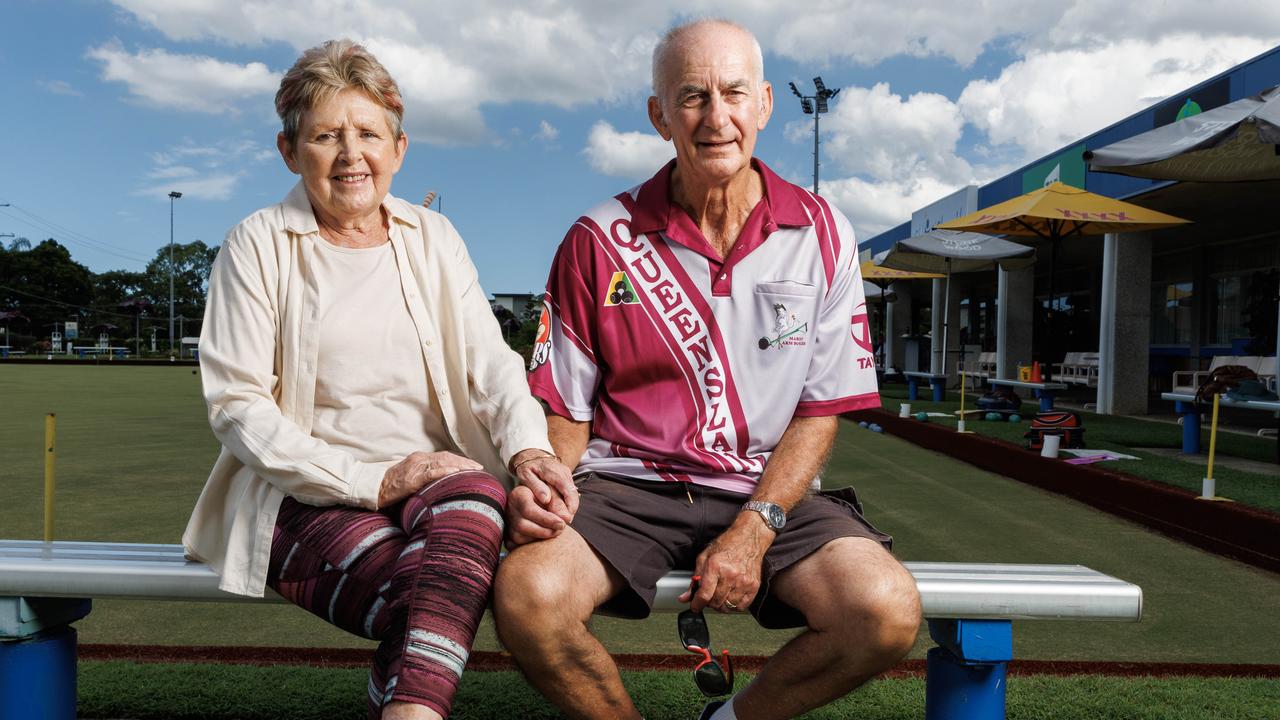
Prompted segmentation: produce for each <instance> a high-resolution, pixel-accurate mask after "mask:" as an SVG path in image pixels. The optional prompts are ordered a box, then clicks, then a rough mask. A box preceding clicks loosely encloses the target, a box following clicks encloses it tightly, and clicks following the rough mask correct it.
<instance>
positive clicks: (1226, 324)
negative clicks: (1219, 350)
mask: <svg viewBox="0 0 1280 720" xmlns="http://www.w3.org/2000/svg"><path fill="white" fill-rule="evenodd" d="M1248 287H1249V278H1248V277H1247V276H1244V275H1231V276H1228V277H1220V278H1216V279H1215V280H1214V281H1213V293H1214V299H1213V300H1214V301H1213V344H1214V345H1230V344H1231V342H1232V341H1233V340H1237V339H1239V338H1247V337H1249V329H1248V328H1247V327H1245V317H1244V314H1245V313H1244V298H1245V295H1246V293H1247V292H1248Z"/></svg>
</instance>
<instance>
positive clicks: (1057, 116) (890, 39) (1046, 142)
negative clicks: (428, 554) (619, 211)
mask: <svg viewBox="0 0 1280 720" xmlns="http://www.w3.org/2000/svg"><path fill="white" fill-rule="evenodd" d="M703 16H715V17H725V18H728V19H731V20H734V21H736V22H739V23H741V24H742V25H744V26H745V27H747V28H748V29H750V30H752V31H753V32H754V33H755V34H756V35H757V37H758V38H759V40H760V44H761V46H762V47H763V49H764V53H765V76H766V78H767V79H768V80H769V81H770V82H772V83H773V85H774V90H775V109H774V113H773V117H772V119H771V121H770V123H769V126H768V127H767V128H766V129H765V131H764V132H763V133H761V136H760V139H759V143H758V145H757V148H756V155H757V157H759V158H760V159H761V160H763V161H764V162H765V163H766V164H767V165H769V167H771V168H773V169H774V170H775V171H776V172H778V173H779V174H781V175H782V176H783V177H785V178H787V179H789V180H791V181H792V182H796V183H798V184H801V185H805V186H810V185H811V184H812V180H813V178H812V173H813V156H812V153H813V120H812V116H806V115H804V114H803V113H802V112H801V109H800V103H799V101H798V100H797V99H796V98H795V97H793V96H792V95H791V94H790V91H789V89H788V88H787V83H788V82H795V83H796V85H797V86H799V87H800V88H801V89H802V90H806V91H809V92H812V88H813V81H812V78H813V77H814V76H817V75H820V76H821V77H822V78H823V80H824V81H825V83H826V85H827V86H828V87H831V88H840V90H841V91H840V94H839V95H838V96H837V97H836V98H834V100H833V101H832V103H831V111H830V113H829V114H827V115H824V116H823V117H822V120H821V130H822V134H821V140H822V154H821V158H822V169H821V180H820V189H821V192H822V194H823V195H824V196H826V197H828V198H829V199H831V200H832V201H833V202H834V203H835V204H836V205H837V206H838V207H839V208H840V209H841V210H842V211H844V213H845V214H846V215H848V216H849V218H850V220H851V221H852V222H853V225H854V228H855V229H856V231H857V233H858V235H859V237H861V238H869V237H871V236H873V235H875V234H876V233H878V232H881V231H883V230H885V229H887V228H889V227H892V226H895V225H898V224H900V223H902V222H905V221H907V220H908V219H910V214H911V212H912V211H913V210H915V209H917V208H919V207H921V206H923V205H926V204H928V203H930V202H932V201H934V200H936V199H938V198H940V197H943V196H945V195H947V194H949V193H950V192H952V191H954V190H955V189H957V188H959V187H962V186H964V185H966V184H969V183H985V182H987V181H990V180H992V179H995V178H998V177H1000V176H1002V175H1004V174H1006V173H1008V172H1010V171H1012V170H1014V169H1016V168H1018V167H1020V166H1022V165H1024V164H1026V163H1027V162H1030V161H1032V160H1035V159H1037V158H1039V157H1041V156H1043V155H1045V154H1047V153H1050V152H1052V151H1054V150H1056V149H1058V148H1060V147H1062V146H1064V145H1067V144H1069V143H1070V142H1071V141H1073V140H1076V139H1078V138H1080V137H1082V136H1084V135H1086V134H1088V133H1090V132H1092V131H1094V130H1097V129H1100V128H1103V127H1106V126H1107V125H1110V124H1111V123H1113V122H1115V121H1117V120H1120V119H1122V118H1124V117H1126V116H1128V115H1130V114H1132V113H1134V112H1137V111H1139V110H1141V109H1143V108H1145V107H1147V106H1150V105H1152V104H1154V103H1156V102H1159V101H1160V100H1162V99H1164V98H1166V97H1168V96H1170V95H1171V94H1173V93H1176V92H1178V91H1179V90H1182V89H1184V88H1186V87H1188V86H1190V85H1193V84H1195V83H1197V82H1199V81H1201V80H1204V79H1206V78H1208V77H1211V76H1213V75H1215V74H1217V73H1219V72H1221V71H1223V70H1226V69H1228V68H1230V67H1232V66H1234V65H1236V64H1238V63H1240V62H1242V61H1244V60H1247V59H1249V58H1252V57H1254V56H1256V55H1259V54H1261V53H1263V52H1265V51H1267V50H1269V49H1271V48H1274V47H1276V46H1277V45H1280V3H1277V2H1275V1H1274V0H1231V1H1229V2H1225V1H1219V0H1198V1H1195V2H1191V1H1185V0H1183V1H1179V0H1167V1H1163V2H1162V1H1160V0H1151V1H1150V2H1141V3H1136V2H1132V0H1077V1H1075V2H1070V1H1062V2H1053V3H1044V2H1026V1H1025V0H984V1H983V2H981V3H955V2H952V1H950V0H948V1H935V0H908V1H907V2H903V0H844V1H842V0H821V1H812V2H804V1H803V0H802V1H799V2H791V3H779V2H770V1H768V0H739V1H738V2H723V1H713V0H683V1H682V2H670V1H668V0H647V1H646V2H644V3H634V2H618V1H616V0H522V1H521V2H492V1H489V0H465V1H460V0H433V1H426V0H345V1H343V2H324V1H323V0H278V1H277V0H254V2H242V3H237V2H223V1H219V0H114V1H112V2H107V1H105V0H102V1H90V0H63V1H61V2H55V1H52V0H9V1H8V2H6V3H4V7H3V9H0V19H2V20H0V78H4V82H3V85H0V98H2V100H0V138H3V140H2V141H0V147H3V149H4V155H5V161H6V162H7V163H8V164H9V168H10V170H9V171H8V172H6V173H5V174H4V177H3V178H0V205H4V204H6V203H8V204H9V207H0V242H10V241H11V240H12V238H8V237H4V235H5V234H9V233H12V234H14V235H16V236H18V237H27V238H29V239H31V240H32V241H33V242H37V241H39V240H42V239H44V238H47V237H53V238H55V239H57V240H58V241H59V242H61V243H63V244H64V245H66V246H67V247H68V248H69V249H70V250H71V252H72V255H73V257H75V258H76V259H77V260H78V261H80V262H82V263H84V264H85V265H87V266H89V268H90V269H92V270H94V271H98V272H101V271H105V270H112V269H127V270H139V269H141V268H142V267H143V266H145V264H146V262H147V260H149V259H150V258H152V257H154V255H155V253H156V252H157V251H158V250H159V249H160V248H161V247H163V246H164V245H165V244H167V243H168V242H169V233H170V222H169V221H170V209H171V208H170V205H171V204H172V210H173V228H174V238H175V240H176V241H177V242H190V241H193V240H197V239H198V240H203V241H204V242H206V243H209V244H211V245H217V244H221V242H222V238H223V237H224V236H225V234H226V232H227V230H228V229H229V228H231V227H232V226H233V225H235V224H236V223H237V222H238V221H239V220H240V219H241V218H243V217H244V216H246V215H248V214H249V213H251V212H253V211H254V210H256V209H258V208H260V207H264V206H267V205H271V204H274V203H277V202H279V201H280V200H281V199H283V197H284V196H285V195H286V194H287V193H288V191H289V190H290V189H291V188H292V187H293V185H294V183H295V182H296V178H295V177H294V176H293V175H291V174H290V173H289V171H288V169H287V168H285V167H284V164H283V163H282V162H281V160H280V157H279V154H278V153H277V151H276V149H275V136H276V133H277V132H278V131H279V128H280V124H279V120H278V118H276V116H275V114H274V109H273V105H272V99H273V96H274V93H275V90H276V88H277V87H278V85H279V81H280V77H281V75H282V74H283V72H284V71H285V70H287V69H288V68H289V66H290V65H292V64H293V62H294V60H296V58H297V57H298V55H299V54H300V53H301V51H303V50H305V49H306V48H308V47H311V46H314V45H317V44H319V43H321V42H323V41H324V40H327V39H330V38H336V37H350V38H352V39H355V40H357V41H359V42H362V43H364V44H365V45H366V46H367V47H369V49H370V50H371V51H372V52H373V53H374V54H375V55H376V56H377V57H378V58H379V59H380V60H381V61H382V62H383V64H384V65H385V66H386V67H387V68H388V70H390V72H391V74H392V76H393V77H394V78H395V79H396V80H397V82H398V83H399V85H400V88H401V91H402V93H403V95H404V99H405V104H406V112H405V129H406V131H407V133H408V135H409V150H408V156H407V158H406V160H405V163H404V166H403V167H402V169H401V170H400V172H399V174H398V175H396V177H395V179H394V182H393V184H392V188H391V192H392V193H393V194H395V195H397V196H399V197H403V198H406V199H408V200H411V201H415V202H418V201H421V199H422V198H423V196H424V195H425V194H426V193H427V191H429V190H435V191H436V192H437V193H439V195H440V198H441V200H440V202H441V204H442V207H439V206H438V207H436V209H440V210H442V211H443V212H444V214H445V215H447V216H448V217H449V219H450V220H451V221H452V222H453V223H454V225H455V226H457V228H458V229H459V231H460V232H461V233H462V236H463V238H464V239H465V240H466V242H467V246H468V248H469V249H470V251H471V255H472V258H473V260H474V261H475V264H476V266H477V268H478V270H479V273H480V278H481V282H482V284H483V286H484V287H485V289H486V290H487V291H488V292H490V293H494V292H501V293H509V292H538V291H540V289H541V288H542V286H543V285H544V283H545V281H546V273H547V268H548V266H549V265H550V262H551V258H552V257H553V255H554V253H555V249H556V246H557V245H558V244H559V242H560V240H561V238H562V237H563V236H564V233H565V231H566V230H567V229H568V228H569V226H570V225H571V224H572V223H573V221H574V220H575V219H576V218H577V217H578V216H579V215H580V214H581V213H582V212H584V211H585V210H586V209H588V208H589V207H591V206H593V205H595V204H596V203H598V202H600V201H602V200H604V199H606V198H608V197H610V196H612V195H614V194H616V193H618V192H620V191H621V190H624V189H626V188H628V187H631V186H632V185H634V184H636V183H639V182H642V181H643V180H645V179H647V178H648V177H649V176H651V175H652V174H653V173H654V172H655V171H656V170H657V169H658V168H659V167H660V166H661V165H662V164H663V163H664V162H665V161H666V160H667V159H669V158H670V157H672V156H673V151H672V150H671V148H670V145H669V144H667V143H664V142H663V141H662V140H661V139H660V138H659V137H658V136H657V134H656V133H655V132H654V131H653V129H652V128H651V127H650V125H649V122H648V119H647V116H646V113H645V100H646V98H647V97H648V95H649V94H650V82H651V79H650V55H651V52H652V49H653V46H654V44H655V43H656V42H657V40H658V38H659V37H660V36H661V34H662V33H663V32H664V31H665V30H666V29H667V28H669V27H671V26H672V25H674V24H676V23H678V22H680V21H681V20H684V19H688V18H691V17H703ZM1276 81H1277V82H1280V78H1277V79H1276ZM170 191H178V192H181V193H183V197H182V198H181V199H179V200H176V201H172V203H171V201H170V199H169V197H168V194H169V192H170Z"/></svg>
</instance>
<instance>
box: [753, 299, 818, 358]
mask: <svg viewBox="0 0 1280 720" xmlns="http://www.w3.org/2000/svg"><path fill="white" fill-rule="evenodd" d="M808 332H809V323H807V322H804V323H802V322H800V319H799V318H797V317H796V314H795V313H793V312H791V311H789V310H787V306H786V305H783V304H782V303H774V304H773V334H772V335H765V336H764V337H762V338H760V341H759V342H758V343H757V344H758V345H759V346H760V349H761V350H768V349H769V348H771V347H776V348H782V346H784V345H793V346H794V345H800V346H803V345H807V344H809V341H808V339H807V335H808Z"/></svg>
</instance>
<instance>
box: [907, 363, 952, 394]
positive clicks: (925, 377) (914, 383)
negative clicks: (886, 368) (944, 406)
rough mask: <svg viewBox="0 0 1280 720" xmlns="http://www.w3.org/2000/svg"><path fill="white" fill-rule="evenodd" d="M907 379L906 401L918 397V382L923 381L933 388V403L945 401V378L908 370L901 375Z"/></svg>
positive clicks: (944, 376)
mask: <svg viewBox="0 0 1280 720" xmlns="http://www.w3.org/2000/svg"><path fill="white" fill-rule="evenodd" d="M902 374H903V375H905V376H906V378H907V399H908V400H916V399H918V398H919V396H920V382H921V381H924V382H927V383H929V385H931V386H932V387H933V401H934V402H942V401H943V400H946V399H947V376H946V375H945V374H939V375H935V374H933V373H929V372H921V371H916V370H908V371H907V372H904V373H902Z"/></svg>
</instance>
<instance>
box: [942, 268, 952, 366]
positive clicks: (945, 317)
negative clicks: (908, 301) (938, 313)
mask: <svg viewBox="0 0 1280 720" xmlns="http://www.w3.org/2000/svg"><path fill="white" fill-rule="evenodd" d="M945 260H946V263H947V282H946V284H945V285H943V291H942V292H943V296H942V374H943V375H949V374H950V373H948V372H947V333H948V332H949V329H950V328H949V323H950V320H951V258H945Z"/></svg>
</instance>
